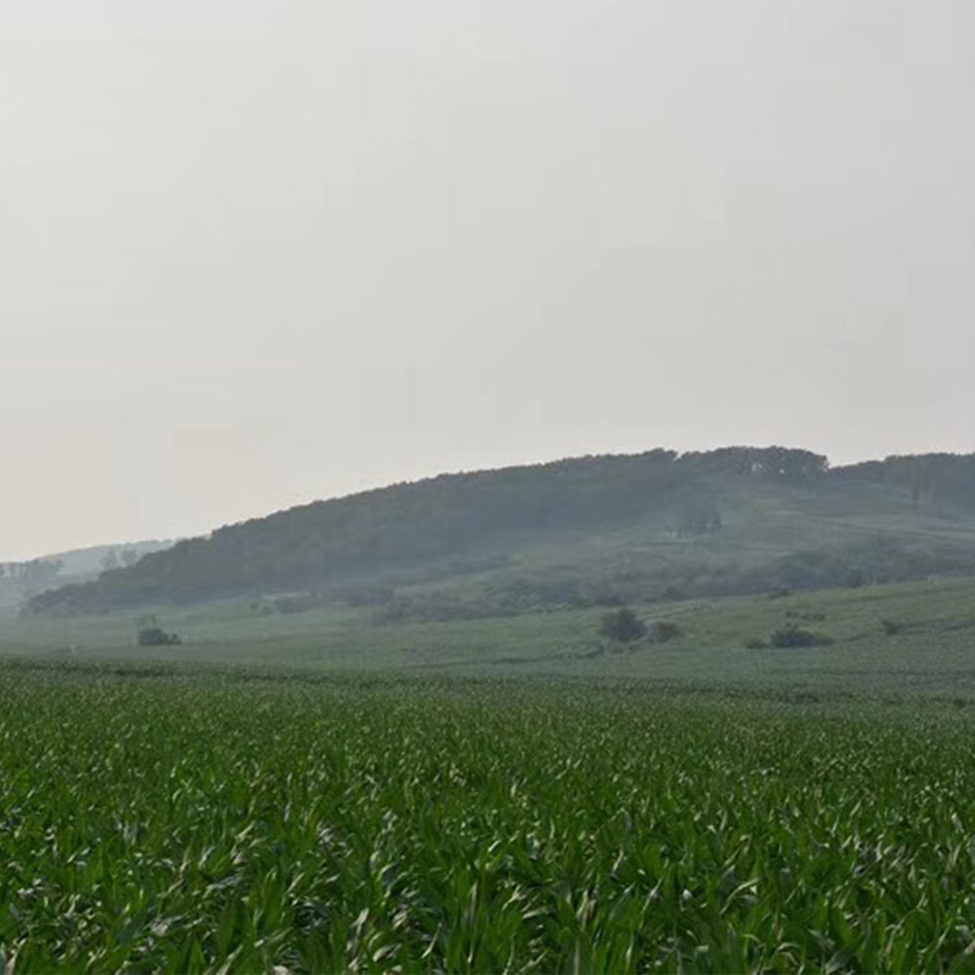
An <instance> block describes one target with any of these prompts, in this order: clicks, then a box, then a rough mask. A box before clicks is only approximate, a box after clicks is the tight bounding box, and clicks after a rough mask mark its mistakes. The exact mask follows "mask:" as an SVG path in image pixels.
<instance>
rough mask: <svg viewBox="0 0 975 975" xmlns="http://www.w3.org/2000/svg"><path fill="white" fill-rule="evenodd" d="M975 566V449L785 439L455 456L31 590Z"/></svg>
mask: <svg viewBox="0 0 975 975" xmlns="http://www.w3.org/2000/svg"><path fill="white" fill-rule="evenodd" d="M954 573H975V454H972V455H950V454H929V455H924V456H913V457H891V458H888V459H887V460H885V461H875V462H869V463H864V464H857V465H853V466H848V467H838V468H830V466H829V464H828V461H827V459H826V458H825V457H823V456H821V455H818V454H815V453H811V452H809V451H806V450H797V449H787V448H782V447H768V448H755V447H728V448H722V449H720V450H715V451H710V452H704V453H685V454H677V453H675V452H673V451H668V450H652V451H649V452H647V453H643V454H638V455H624V456H601V457H583V458H578V459H573V460H564V461H558V462H554V463H548V464H539V465H535V466H526V467H511V468H504V469H501V470H494V471H481V472H476V473H465V474H452V475H442V476H440V477H435V478H431V479H429V480H424V481H418V482H415V483H409V484H398V485H394V486H392V487H388V488H383V489H379V490H374V491H367V492H363V493H360V494H355V495H351V496H349V497H345V498H338V499H334V500H329V501H319V502H315V503H313V504H310V505H304V506H301V507H297V508H293V509H290V510H288V511H282V512H278V513H277V514H273V515H270V516H269V517H266V518H259V519H254V520H251V521H247V522H243V523H241V524H238V525H231V526H227V527H224V528H220V529H218V530H217V531H215V532H213V534H212V535H211V536H209V537H208V538H199V539H191V540H187V541H181V542H178V543H177V544H176V545H174V546H173V547H171V548H169V549H167V550H165V551H159V552H155V553H150V554H148V555H146V556H145V557H144V558H142V559H141V560H140V561H139V562H138V563H137V564H135V565H132V566H130V567H120V568H110V569H109V570H108V571H105V572H103V573H102V574H101V576H100V577H99V578H98V579H97V580H93V581H90V582H87V583H84V584H80V585H68V586H63V587H61V588H58V589H54V590H51V591H48V592H44V593H41V594H39V595H37V596H35V597H34V598H33V599H32V600H31V602H30V604H29V609H30V611H31V612H33V613H36V614H55V615H72V614H90V613H104V612H110V611H113V610H120V609H131V608H136V607H149V606H161V605H167V604H169V605H173V604H191V603H198V602H206V601H210V600H215V599H223V598H228V597H232V598H239V597H246V598H248V599H250V600H252V601H254V602H255V605H258V606H259V607H260V608H261V609H262V611H266V612H294V611H300V610H304V609H310V608H313V607H317V606H323V605H332V604H348V605H352V606H356V607H363V606H365V607H370V608H371V611H372V612H373V614H374V618H375V619H376V620H377V621H389V622H393V621H400V620H425V619H429V620H434V619H451V618H476V617H486V616H503V615H514V614H517V613H522V612H527V611H533V610H547V609H554V608H561V607H585V606H592V605H614V604H619V603H622V602H641V603H646V602H653V601H659V600H675V599H686V598H691V597H697V596H712V595H728V594H737V593H749V592H767V591H772V592H776V591H782V592H784V591H787V590H790V589H797V588H805V589H813V588H822V587H827V586H837V585H841V586H842V585H847V586H852V587H856V586H860V585H863V584H865V583H872V582H890V581H898V580H908V579H917V578H923V577H926V576H928V575H932V574H954Z"/></svg>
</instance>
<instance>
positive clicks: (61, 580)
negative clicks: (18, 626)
mask: <svg viewBox="0 0 975 975" xmlns="http://www.w3.org/2000/svg"><path fill="white" fill-rule="evenodd" d="M174 544H175V541H174V540H172V539H162V540H160V539H146V540H145V541H141V542H129V543H126V544H125V545H93V546H89V547H88V548H77V549H71V550H70V551H66V552H56V553H54V554H52V555H42V556H40V557H39V558H36V559H30V560H27V561H22V562H0V615H4V614H10V613H16V612H17V611H18V610H20V609H21V608H22V607H23V606H24V605H25V604H26V603H27V602H29V600H30V599H32V598H33V597H34V596H36V595H38V594H39V593H42V592H45V591H47V590H50V589H55V588H58V587H59V586H65V585H79V584H82V583H86V582H92V581H94V580H95V579H97V578H98V577H99V576H100V575H101V573H102V572H104V571H106V570H108V569H114V568H119V567H125V566H132V565H135V563H136V562H138V561H139V559H141V558H142V557H143V556H144V555H147V554H148V553H150V552H160V551H162V550H163V549H167V548H170V547H171V546H172V545H174Z"/></svg>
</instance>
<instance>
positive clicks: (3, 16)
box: [0, 0, 975, 559]
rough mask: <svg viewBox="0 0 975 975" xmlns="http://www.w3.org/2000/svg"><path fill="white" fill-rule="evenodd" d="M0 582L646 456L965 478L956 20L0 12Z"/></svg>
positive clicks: (973, 159)
mask: <svg viewBox="0 0 975 975" xmlns="http://www.w3.org/2000/svg"><path fill="white" fill-rule="evenodd" d="M0 339H2V354H0V397H2V411H0V434H2V449H3V454H2V457H3V467H2V472H3V487H2V488H0V558H7V559H11V558H26V557H30V556H34V555H40V554H43V553H45V552H48V551H54V550H59V549H65V548H68V547H73V546H79V545H84V544H92V543H98V542H111V541H125V540H134V539H137V538H143V537H160V536H175V535H184V534H193V533H199V532H202V531H206V530H208V529H210V528H213V527H216V526H218V525H220V524H224V523H227V522H231V521H236V520H239V519H241V518H244V517H248V516H254V515H260V514H265V513H269V512H271V511H273V510H275V509H278V508H282V507H287V506H290V505H293V504H297V503H300V502H304V501H309V500H312V499H315V498H320V497H329V496H334V495H338V494H343V493H348V492H350V491H354V490H358V489H361V488H364V487H370V486H379V485H383V484H386V483H390V482H393V481H399V480H405V479H414V478H416V477H419V476H424V475H428V474H435V473H438V472H441V471H448V470H461V469H466V470H470V469H474V468H480V467H487V466H498V465H503V464H508V463H519V462H533V461H537V460H544V459H552V458H557V457H562V456H570V455H578V454H585V453H605V452H628V451H638V450H643V449H647V448H650V447H654V446H657V445H662V446H668V447H673V448H676V449H681V450H683V449H700V448H705V447H711V446H717V445H722V444H731V443H756V444H768V443H780V444H786V445H791V446H805V447H809V448H812V449H815V450H818V451H821V452H824V453H826V454H828V455H829V456H830V458H831V460H832V461H833V462H834V463H838V462H847V461H850V460H855V459H864V458H869V457H882V456H884V455H886V454H889V453H907V452H919V451H930V450H954V451H961V452H971V451H972V450H975V380H973V376H975V369H973V366H975V3H968V2H961V0H959V2H955V3H944V4H941V3H937V2H931V0H925V2H919V3H866V2H854V3H839V2H806V3H799V2H791V3H771V2H765V3H735V2H721V3H715V4H706V3H688V2H682V3H676V2H675V3H657V2H639V0H630V2H611V0H598V2H579V0H576V2H571V0H558V2H541V0H518V2H500V0H450V2H446V0H444V2H439V3H428V2H418V0H395V2H391V3H376V2H369V0H361V2H354V3H340V2H326V0H320V2H311V0H309V2H304V3H291V2H286V0H265V2H259V3H245V2H233V0H223V2H213V0H209V2H208V0H193V2H190V0H167V2H153V0H125V2H117V3H95V2H88V0H69V2H61V3H58V2H53V0H29V2H26V0H25V2H18V0H0Z"/></svg>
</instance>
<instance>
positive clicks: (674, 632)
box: [647, 620, 680, 643]
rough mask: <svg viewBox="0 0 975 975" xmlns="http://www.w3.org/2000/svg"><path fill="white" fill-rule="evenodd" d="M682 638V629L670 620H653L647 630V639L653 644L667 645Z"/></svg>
mask: <svg viewBox="0 0 975 975" xmlns="http://www.w3.org/2000/svg"><path fill="white" fill-rule="evenodd" d="M678 636H680V627H679V626H678V625H677V624H676V623H673V622H671V621H670V620H653V621H652V622H651V623H650V625H649V627H648V628H647V637H648V639H649V640H650V642H651V643H667V641H668V640H673V639H674V638H675V637H678Z"/></svg>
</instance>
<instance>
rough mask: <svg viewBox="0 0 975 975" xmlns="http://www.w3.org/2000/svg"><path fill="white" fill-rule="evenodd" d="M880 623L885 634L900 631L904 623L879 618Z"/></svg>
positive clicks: (889, 634)
mask: <svg viewBox="0 0 975 975" xmlns="http://www.w3.org/2000/svg"><path fill="white" fill-rule="evenodd" d="M880 625H881V626H882V627H883V630H884V633H886V634H887V636H893V635H894V634H895V633H900V632H901V630H903V629H904V624H903V623H898V622H897V621H896V620H881V621H880Z"/></svg>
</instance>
